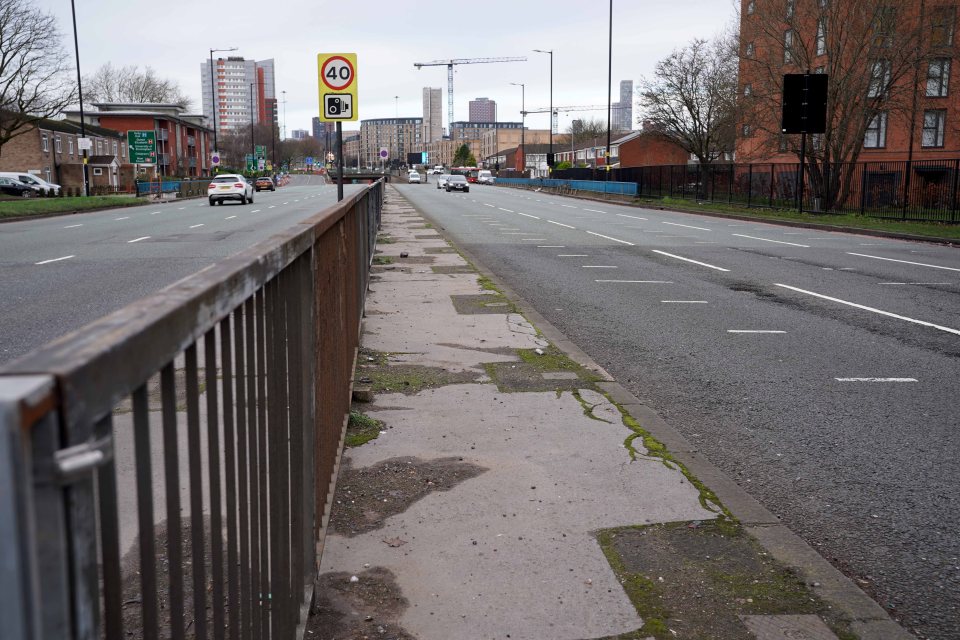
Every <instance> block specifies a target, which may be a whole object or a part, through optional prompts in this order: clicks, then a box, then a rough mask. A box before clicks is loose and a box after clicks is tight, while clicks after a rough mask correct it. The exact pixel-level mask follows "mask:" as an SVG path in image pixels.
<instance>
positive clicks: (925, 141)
mask: <svg viewBox="0 0 960 640" xmlns="http://www.w3.org/2000/svg"><path fill="white" fill-rule="evenodd" d="M946 120H947V112H946V111H945V110H943V109H935V110H931V111H924V112H923V138H922V140H921V142H920V144H921V145H922V146H924V147H942V146H943V130H944V125H945V124H946Z"/></svg>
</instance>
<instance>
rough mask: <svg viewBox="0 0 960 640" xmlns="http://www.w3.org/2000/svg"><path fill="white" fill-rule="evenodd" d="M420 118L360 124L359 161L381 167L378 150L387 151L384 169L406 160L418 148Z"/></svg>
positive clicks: (373, 121) (361, 122)
mask: <svg viewBox="0 0 960 640" xmlns="http://www.w3.org/2000/svg"><path fill="white" fill-rule="evenodd" d="M422 131H423V118H374V119H371V120H361V121H360V159H361V162H362V163H363V164H364V165H368V166H380V162H381V160H380V149H386V150H387V158H386V161H385V163H386V164H387V166H390V165H400V164H404V163H406V161H407V153H410V152H414V151H415V150H416V149H418V148H419V147H420V146H421V137H420V136H421V134H422Z"/></svg>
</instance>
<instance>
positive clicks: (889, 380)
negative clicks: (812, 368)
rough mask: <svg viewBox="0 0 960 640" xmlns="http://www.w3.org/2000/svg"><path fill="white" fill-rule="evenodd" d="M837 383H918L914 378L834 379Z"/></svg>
mask: <svg viewBox="0 0 960 640" xmlns="http://www.w3.org/2000/svg"><path fill="white" fill-rule="evenodd" d="M834 380H836V381H837V382H918V380H917V379H916V378H834Z"/></svg>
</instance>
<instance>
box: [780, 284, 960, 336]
mask: <svg viewBox="0 0 960 640" xmlns="http://www.w3.org/2000/svg"><path fill="white" fill-rule="evenodd" d="M777 286H778V287H783V288H784V289H790V290H791V291H796V292H798V293H805V294H807V295H809V296H814V297H816V298H823V299H824V300H829V301H831V302H837V303H839V304H845V305H847V306H850V307H855V308H857V309H863V310H864V311H871V312H873V313H877V314H880V315H882V316H887V317H889V318H896V319H897V320H905V321H906V322H912V323H914V324H919V325H922V326H924V327H931V328H933V329H939V330H940V331H946V332H947V333H952V334H954V335H958V336H960V329H951V328H950V327H944V326H941V325H938V324H933V323H932V322H926V321H924V320H917V319H915V318H908V317H907V316H901V315H899V314H896V313H890V312H889V311H883V310H882V309H875V308H874V307H868V306H866V305H862V304H857V303H856V302H848V301H846V300H841V299H840V298H832V297H830V296H825V295H823V294H822V293H814V292H813V291H807V290H805V289H798V288H797V287H791V286H790V285H787V284H777Z"/></svg>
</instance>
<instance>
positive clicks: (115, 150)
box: [113, 140, 117, 156]
mask: <svg viewBox="0 0 960 640" xmlns="http://www.w3.org/2000/svg"><path fill="white" fill-rule="evenodd" d="M113 155H114V156H116V155H117V141H116V140H114V141H113Z"/></svg>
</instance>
